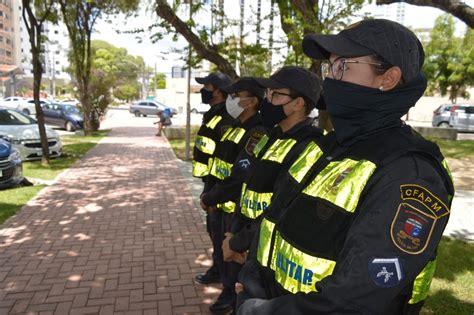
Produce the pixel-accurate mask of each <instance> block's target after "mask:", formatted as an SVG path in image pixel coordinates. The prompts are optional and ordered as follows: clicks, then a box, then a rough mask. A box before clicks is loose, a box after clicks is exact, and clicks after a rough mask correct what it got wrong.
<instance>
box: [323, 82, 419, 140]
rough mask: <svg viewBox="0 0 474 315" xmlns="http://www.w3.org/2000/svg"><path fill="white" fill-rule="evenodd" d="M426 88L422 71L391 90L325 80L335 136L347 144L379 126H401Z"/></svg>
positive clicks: (325, 94)
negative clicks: (404, 116) (407, 81)
mask: <svg viewBox="0 0 474 315" xmlns="http://www.w3.org/2000/svg"><path fill="white" fill-rule="evenodd" d="M425 89H426V78H425V77H424V75H422V74H420V75H419V77H417V78H415V79H413V80H412V81H410V82H409V83H407V84H405V85H402V86H400V87H396V88H394V89H392V90H389V91H381V90H379V89H374V88H369V87H365V86H362V85H358V84H354V83H350V82H345V81H339V80H334V79H330V78H326V79H325V80H324V82H323V91H324V99H325V101H326V104H327V111H328V113H329V116H330V117H331V122H332V124H333V126H334V132H335V134H336V139H337V141H338V142H339V143H346V144H350V143H353V142H355V141H357V140H358V139H359V138H360V137H362V136H364V135H367V134H369V133H371V132H372V131H375V130H377V129H381V128H387V127H391V126H397V125H398V126H399V125H400V123H401V122H400V118H401V117H402V116H403V115H405V114H406V113H407V112H408V110H409V109H410V107H412V106H415V104H416V101H418V100H419V99H420V97H421V96H422V95H423V92H424V91H425Z"/></svg>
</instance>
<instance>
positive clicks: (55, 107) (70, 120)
mask: <svg viewBox="0 0 474 315" xmlns="http://www.w3.org/2000/svg"><path fill="white" fill-rule="evenodd" d="M42 108H43V113H44V121H45V123H46V124H48V125H52V126H57V127H61V128H64V129H66V130H67V131H74V130H77V129H82V128H84V116H83V115H82V113H81V112H80V111H79V109H78V108H77V107H76V106H73V105H67V104H58V103H52V104H47V103H46V104H43V105H42Z"/></svg>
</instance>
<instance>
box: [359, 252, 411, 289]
mask: <svg viewBox="0 0 474 315" xmlns="http://www.w3.org/2000/svg"><path fill="white" fill-rule="evenodd" d="M368 267H369V268H368V271H369V276H370V278H371V279H372V281H373V282H374V283H375V284H376V285H378V286H379V287H384V288H390V287H394V286H396V285H398V284H399V283H400V281H402V279H403V271H402V266H401V263H400V260H399V259H398V258H371V259H370V260H369V266H368Z"/></svg>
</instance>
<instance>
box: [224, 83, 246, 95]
mask: <svg viewBox="0 0 474 315" xmlns="http://www.w3.org/2000/svg"><path fill="white" fill-rule="evenodd" d="M219 90H221V91H223V92H226V93H236V92H239V91H242V89H239V88H238V87H237V86H236V85H235V84H231V85H227V86H224V87H221V88H220V89H219Z"/></svg>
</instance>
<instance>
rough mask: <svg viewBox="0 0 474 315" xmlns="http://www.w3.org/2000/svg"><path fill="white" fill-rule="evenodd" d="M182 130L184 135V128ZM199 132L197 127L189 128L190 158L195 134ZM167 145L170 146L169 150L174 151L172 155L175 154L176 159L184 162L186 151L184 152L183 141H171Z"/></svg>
mask: <svg viewBox="0 0 474 315" xmlns="http://www.w3.org/2000/svg"><path fill="white" fill-rule="evenodd" d="M180 129H183V134H184V128H180ZM198 130H199V127H198V126H191V143H190V144H191V146H190V157H191V158H192V153H193V148H194V142H195V141H196V134H197V132H198ZM169 143H170V145H171V148H172V149H173V151H174V154H176V157H177V158H178V159H181V160H183V161H184V160H185V158H186V150H185V145H186V143H185V141H184V139H171V140H169Z"/></svg>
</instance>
